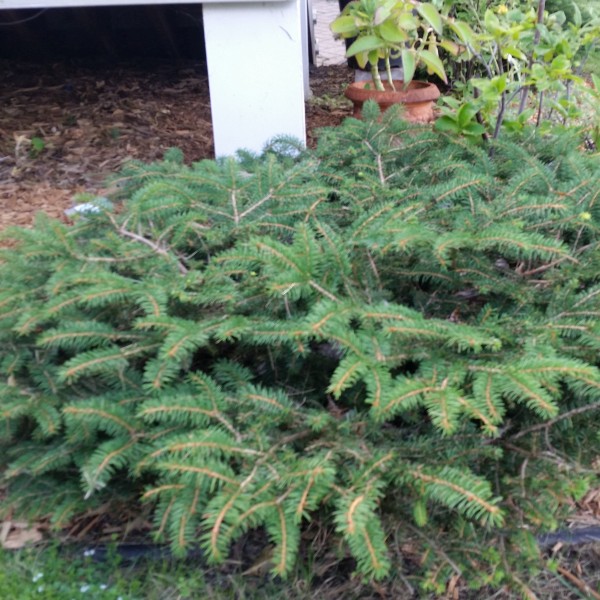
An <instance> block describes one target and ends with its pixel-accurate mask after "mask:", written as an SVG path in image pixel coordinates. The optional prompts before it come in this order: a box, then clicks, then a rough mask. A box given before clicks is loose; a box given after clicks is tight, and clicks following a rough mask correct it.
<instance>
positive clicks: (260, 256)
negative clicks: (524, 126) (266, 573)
mask: <svg viewBox="0 0 600 600" xmlns="http://www.w3.org/2000/svg"><path fill="white" fill-rule="evenodd" d="M365 114H366V118H365V121H356V120H353V119H349V120H348V121H346V123H345V124H344V126H343V127H341V128H338V129H335V130H331V131H328V132H327V133H326V134H324V135H323V137H322V141H321V145H320V147H319V150H318V151H317V152H316V153H315V154H312V155H311V154H309V155H300V156H299V157H298V158H297V159H294V158H293V156H294V153H290V154H287V155H286V154H285V153H282V154H277V153H268V154H267V155H266V156H265V157H264V158H262V159H259V158H256V157H252V156H246V157H245V159H244V160H242V161H238V162H236V161H235V160H222V161H219V162H213V161H205V162H202V163H198V164H195V165H193V166H192V167H185V166H182V165H180V164H178V162H177V161H176V160H170V161H166V162H163V163H160V164H154V165H142V164H135V165H132V166H131V167H130V168H129V169H128V170H127V171H125V172H124V173H123V174H122V177H121V183H122V184H123V188H122V189H123V198H122V202H121V203H119V204H118V206H117V209H116V210H115V211H114V212H113V211H110V210H104V211H102V212H99V213H89V214H88V215H87V216H86V217H84V218H81V219H79V220H78V221H77V222H76V223H75V224H74V225H72V226H67V225H64V224H61V223H59V222H57V221H52V220H50V219H48V218H46V217H43V216H40V217H39V219H38V221H37V224H36V227H35V228H34V229H32V230H25V229H19V230H13V231H12V232H11V234H10V235H11V236H13V237H16V238H18V240H19V245H18V246H17V247H16V248H15V249H9V250H5V251H3V254H2V261H3V262H2V264H1V265H0V269H1V273H0V281H2V284H1V294H0V311H1V312H0V326H1V329H0V336H1V342H2V343H1V346H0V347H1V350H0V357H1V361H2V362H1V369H2V375H3V377H2V384H1V394H2V413H1V415H2V421H1V422H2V429H1V431H2V434H1V435H2V444H3V448H2V452H3V454H2V456H4V457H5V459H4V465H3V467H4V481H5V483H7V484H8V486H9V493H10V496H9V500H8V501H5V502H4V504H3V508H4V510H5V512H8V511H12V510H15V511H18V512H21V513H25V514H26V515H28V516H30V517H33V516H40V515H46V514H50V515H52V519H53V521H54V523H55V524H56V525H57V526H61V525H64V524H65V523H66V522H67V521H68V520H69V518H71V516H72V515H73V514H75V513H78V512H81V511H84V510H86V509H88V508H90V507H93V506H96V505H98V504H102V503H105V502H114V503H116V502H119V501H128V502H137V501H138V500H140V499H141V500H142V501H145V502H150V503H152V505H153V507H154V515H155V523H156V533H157V534H158V535H159V536H165V537H167V538H168V539H169V540H170V541H171V544H172V546H173V548H174V549H175V550H177V551H180V552H184V551H185V549H186V548H187V547H188V546H189V545H190V544H195V543H197V542H198V540H200V541H201V544H202V546H203V548H204V549H205V550H206V553H207V556H208V557H209V558H210V559H211V560H213V561H217V562H218V561H222V560H224V559H225V558H226V557H227V555H228V548H229V545H230V543H231V542H232V541H233V540H235V539H236V538H237V537H239V536H240V535H241V534H243V533H244V532H246V531H248V530H251V529H254V528H258V527H262V528H264V529H265V530H266V532H267V533H268V536H269V537H270V539H271V540H272V541H273V543H274V545H275V550H274V555H273V572H274V573H277V574H279V575H286V574H287V573H289V572H290V569H291V568H292V566H293V565H294V563H295V561H296V560H297V558H298V549H299V544H300V535H301V531H302V528H303V525H304V524H305V523H306V522H307V521H308V520H310V519H313V518H317V519H319V521H320V522H321V523H322V524H323V526H325V527H328V528H330V540H331V542H330V543H331V544H332V545H333V544H334V540H335V538H336V537H339V538H342V539H343V540H344V541H345V542H346V544H347V547H348V548H349V551H350V553H351V554H352V555H353V557H354V558H355V559H356V565H357V569H358V571H359V572H360V573H361V574H362V575H363V576H365V577H369V578H370V577H377V578H380V577H383V576H385V575H387V574H389V573H390V572H391V571H392V570H398V569H401V568H402V566H401V564H400V563H399V561H398V560H397V559H396V560H394V561H392V560H390V552H391V550H390V547H391V544H393V546H394V550H393V552H394V553H398V551H399V550H398V548H399V547H400V545H401V541H402V539H405V538H407V537H411V538H413V537H414V530H415V529H414V528H415V526H416V527H418V528H419V529H420V530H422V531H423V532H425V533H424V534H422V535H421V538H419V539H421V541H422V543H423V547H424V548H428V549H429V550H430V551H429V552H428V553H427V554H426V555H423V556H427V558H426V559H423V569H424V570H425V571H428V570H429V573H430V575H429V579H427V580H424V581H425V583H424V585H425V586H426V587H427V586H429V587H431V588H436V587H439V586H440V585H443V583H444V581H445V578H446V577H447V576H448V575H449V574H450V573H451V571H452V569H459V570H460V571H464V572H465V573H468V574H470V575H469V577H471V582H472V585H473V586H475V587H477V586H478V585H484V584H487V583H489V582H490V581H499V580H501V579H502V578H503V577H504V576H505V574H506V568H507V562H506V556H505V555H504V554H502V552H501V550H493V551H492V550H485V548H487V547H488V546H492V547H493V546H498V545H499V547H500V548H504V547H505V542H504V541H503V540H504V539H505V538H506V539H507V542H506V543H510V544H515V545H514V547H513V548H512V550H511V551H512V552H513V553H515V554H516V555H517V559H518V560H521V559H519V558H518V557H519V556H521V557H522V556H523V555H528V556H533V557H535V556H536V551H535V545H534V544H532V538H531V537H528V536H530V533H528V532H530V531H531V530H532V529H536V528H540V527H544V528H547V527H554V526H556V524H557V522H558V520H559V519H560V517H561V515H562V514H565V512H566V511H567V510H568V509H569V503H570V502H571V501H572V498H573V497H574V496H577V494H581V493H582V492H583V491H584V490H585V487H586V482H587V481H588V480H589V475H586V473H589V471H585V470H583V468H582V467H581V466H580V465H582V464H586V461H588V460H591V458H592V457H593V456H594V453H595V452H596V451H597V449H598V446H597V444H596V438H595V429H596V428H595V426H594V421H593V419H592V418H591V416H592V415H595V413H592V412H589V411H590V409H591V408H594V407H595V404H596V403H597V402H598V397H599V396H600V372H599V371H598V368H597V364H596V363H597V351H598V347H599V341H598V340H599V337H598V336H599V331H598V325H597V321H598V320H597V317H598V315H599V314H600V293H599V291H600V283H599V281H598V277H599V276H598V270H597V265H598V264H600V263H599V258H600V257H599V256H598V223H599V219H600V212H599V209H598V200H599V197H600V182H599V172H600V171H599V169H598V158H597V156H585V155H583V154H582V153H581V152H580V151H579V150H578V149H577V148H576V147H575V145H574V143H573V141H572V140H571V139H569V138H568V137H566V136H565V137H561V138H551V139H550V138H548V139H540V138H535V137H532V138H523V139H522V140H520V141H518V143H514V142H509V141H507V140H505V141H502V142H498V143H496V146H495V157H494V159H493V160H492V159H490V158H489V157H488V155H487V153H486V152H485V151H483V150H481V149H479V148H476V147H472V146H471V145H469V144H467V143H465V142H464V141H463V140H460V139H458V140H457V139H453V138H451V137H448V136H445V135H442V134H438V133H435V132H432V131H430V130H427V129H419V128H411V127H410V126H408V125H406V124H404V123H403V122H402V121H399V120H395V119H394V117H393V115H389V114H388V115H386V116H384V117H382V119H383V120H382V121H380V120H378V117H379V115H378V112H377V109H376V108H375V107H374V106H370V107H367V108H366V111H365ZM569 411H572V412H569ZM578 412H581V413H584V414H585V417H584V419H583V422H582V421H581V420H579V421H577V426H575V418H563V417H568V416H572V417H574V415H575V414H576V413H578ZM561 415H562V417H561ZM544 433H546V434H547V435H546V436H545V437H544V435H543V434H544ZM411 523H412V524H411ZM419 529H418V530H419ZM418 530H417V531H418ZM506 536H508V537H506ZM526 542H527V543H526ZM413 543H414V542H413ZM528 544H529V545H528ZM527 548H530V550H527ZM531 548H533V549H532V550H531ZM449 557H452V558H449ZM440 565H441V566H442V567H443V568H442V569H439V566H440ZM499 565H503V566H501V567H500V566H499ZM494 573H495V574H494ZM494 578H495V579H494Z"/></svg>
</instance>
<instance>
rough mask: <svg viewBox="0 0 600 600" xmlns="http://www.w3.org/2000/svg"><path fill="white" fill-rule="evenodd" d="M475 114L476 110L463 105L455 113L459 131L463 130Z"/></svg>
mask: <svg viewBox="0 0 600 600" xmlns="http://www.w3.org/2000/svg"><path fill="white" fill-rule="evenodd" d="M476 114H477V109H475V108H474V107H473V106H471V105H469V104H463V105H462V106H461V107H460V108H459V109H458V112H457V113H456V120H457V122H458V125H459V127H460V128H461V129H464V128H465V127H466V126H467V125H468V124H469V123H470V122H471V121H472V120H473V117H474V116H475V115H476Z"/></svg>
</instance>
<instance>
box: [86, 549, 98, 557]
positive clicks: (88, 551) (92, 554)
mask: <svg viewBox="0 0 600 600" xmlns="http://www.w3.org/2000/svg"><path fill="white" fill-rule="evenodd" d="M94 554H96V550H94V548H89V549H88V550H84V551H83V555H84V556H94Z"/></svg>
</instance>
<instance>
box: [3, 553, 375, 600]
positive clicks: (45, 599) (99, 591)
mask: <svg viewBox="0 0 600 600" xmlns="http://www.w3.org/2000/svg"><path fill="white" fill-rule="evenodd" d="M310 587H311V586H310V583H309V582H308V581H307V580H306V579H304V578H302V577H296V578H294V579H293V580H292V581H288V582H284V581H277V582H276V581H272V580H270V579H268V578H266V577H248V576H246V577H244V576H242V575H240V574H228V573H226V572H225V571H224V570H217V569H211V568H207V567H206V565H198V564H196V563H194V562H192V561H188V562H174V561H159V560H152V561H143V560H142V561H139V562H138V563H136V564H133V565H123V564H120V560H119V558H118V557H117V556H116V555H115V554H114V552H113V553H112V556H109V558H108V560H107V561H106V562H95V561H94V560H93V558H92V557H90V556H84V555H83V550H80V551H79V552H76V551H69V552H65V551H61V550H60V548H59V546H58V545H51V546H45V547H36V548H29V549H23V550H18V551H8V550H2V549H0V600H83V599H85V600H119V599H120V600H204V599H210V600H265V598H268V599H269V600H317V599H318V600H323V599H324V598H331V597H335V598H340V597H341V598H344V600H352V599H353V598H357V597H358V596H356V595H354V593H353V591H354V590H353V588H354V587H355V586H352V587H346V586H343V588H344V589H343V590H340V588H339V587H338V588H337V591H339V592H340V593H341V596H340V595H338V594H337V592H336V594H335V596H332V595H331V593H332V592H331V590H329V589H328V587H329V586H327V585H325V586H323V587H321V588H320V589H319V590H317V591H315V590H311V589H310ZM358 587H362V586H358ZM363 591H364V589H363ZM360 597H361V598H367V597H368V596H365V595H361V596H360Z"/></svg>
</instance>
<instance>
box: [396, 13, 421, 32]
mask: <svg viewBox="0 0 600 600" xmlns="http://www.w3.org/2000/svg"><path fill="white" fill-rule="evenodd" d="M396 22H397V23H398V27H399V28H400V29H404V30H405V31H412V30H413V29H417V27H418V26H419V21H418V20H417V19H416V18H415V17H414V15H413V14H412V13H411V12H401V13H400V14H399V15H398V17H397V20H396Z"/></svg>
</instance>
